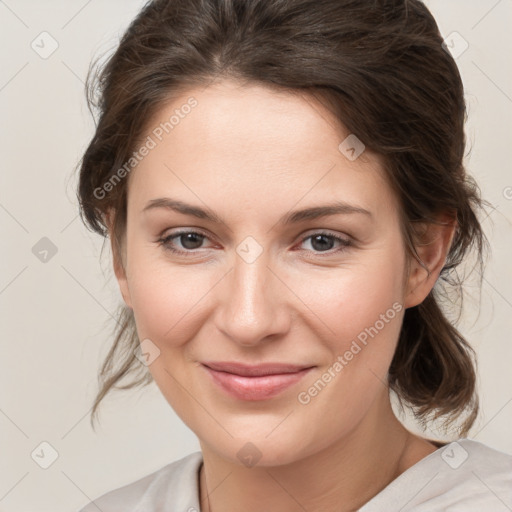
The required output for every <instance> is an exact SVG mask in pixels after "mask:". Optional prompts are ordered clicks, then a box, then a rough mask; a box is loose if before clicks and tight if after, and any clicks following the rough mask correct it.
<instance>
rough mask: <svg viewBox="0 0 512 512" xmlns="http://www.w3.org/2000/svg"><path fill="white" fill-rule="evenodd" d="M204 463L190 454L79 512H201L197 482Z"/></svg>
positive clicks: (113, 491) (193, 454)
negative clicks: (171, 510)
mask: <svg viewBox="0 0 512 512" xmlns="http://www.w3.org/2000/svg"><path fill="white" fill-rule="evenodd" d="M202 460H203V458H202V454H201V452H194V453H191V454H189V455H187V456H185V457H183V458H182V459H179V460H176V461H174V462H171V463H170V464H167V465H166V466H164V467H162V468H160V469H159V470H157V471H155V472H153V473H151V474H149V475H146V476H144V477H142V478H139V479H138V480H135V481H134V482H131V483H129V484H127V485H124V486H122V487H118V488H116V489H113V490H111V491H109V492H107V493H105V494H103V495H101V496H99V497H98V498H96V499H94V500H93V501H91V502H90V503H88V504H87V505H86V506H85V507H84V508H82V509H80V511H79V512H97V511H98V510H101V511H102V512H114V511H115V512H119V510H123V512H153V511H155V512H156V510H161V508H160V507H165V506H167V507H170V506H175V507H180V508H179V510H184V511H187V510H189V509H191V510H192V509H193V508H196V509H197V510H199V505H198V499H199V498H198V495H199V493H198V483H197V479H198V470H199V467H200V465H201V463H202ZM120 507H122V508H120Z"/></svg>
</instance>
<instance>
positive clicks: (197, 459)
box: [79, 438, 512, 512]
mask: <svg viewBox="0 0 512 512" xmlns="http://www.w3.org/2000/svg"><path fill="white" fill-rule="evenodd" d="M202 462H203V457H202V454H201V452H194V453H191V454H189V455H187V456H186V457H183V458H182V459H179V460H177V461H174V462H172V463H170V464H168V465H166V466H164V467H162V468H161V469H159V470H157V471H155V472H154V473H151V474H149V475H147V476H145V477H144V478H141V479H139V480H136V481H135V482H132V483H130V484H128V485H125V486H123V487H119V488H117V489H114V490H112V491H110V492H107V493H106V494H103V495H102V496H100V497H99V498H97V499H96V500H94V501H92V502H91V503H89V504H88V505H87V506H86V507H84V508H82V509H81V510H80V511H79V512H98V510H100V511H101V512H120V511H121V510H122V511H123V512H164V511H165V512H201V509H200V507H199V469H200V467H201V464H202ZM483 510H489V511H491V510H492V512H510V511H511V510H512V455H508V454H506V453H503V452H501V451H498V450H495V449H493V448H491V447H489V446H487V445H485V444H483V443H480V442H478V441H473V440H471V439H465V438H464V439H459V440H458V441H454V442H452V443H449V444H447V445H446V446H443V447H441V448H439V449H438V450H436V451H435V452H433V453H431V454H430V455H428V456H427V457H425V458H423V459H422V460H420V461H419V462H417V463H416V464H415V465H414V466H412V467H410V468H409V469H408V470H406V471H405V472H403V473H402V474H401V475H400V476H398V478H396V479H395V480H393V481H392V482H391V483H390V484H389V485H388V486H387V487H385V488H384V489H383V490H382V491H380V492H379V493H378V494H377V495H376V496H374V497H373V498H372V499H371V500H370V501H368V502H367V503H366V504H365V505H363V507H361V508H360V509H359V512H398V511H400V512H410V511H414V512H482V511H483Z"/></svg>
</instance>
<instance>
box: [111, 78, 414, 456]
mask: <svg viewBox="0 0 512 512" xmlns="http://www.w3.org/2000/svg"><path fill="white" fill-rule="evenodd" d="M191 98H193V99H191ZM186 105H193V106H191V107H190V108H188V107H186ZM173 115H174V118H172V116H173ZM170 119H171V124H172V125H171V124H170V123H169V120H170ZM166 122H167V123H168V124H167V125H165V123H166ZM161 123H162V124H161ZM162 126H165V127H166V129H167V131H168V133H167V132H166V130H165V129H163V128H162ZM348 135H349V133H348V132H347V131H346V130H344V129H343V127H342V126H340V125H339V124H337V123H336V121H335V119H334V117H333V116H332V114H331V113H330V112H329V111H328V110H326V109H325V108H323V107H322V106H321V105H320V104H318V103H316V102H315V101H314V100H313V99H312V98H310V97H305V96H300V95H293V94H291V93H289V92H286V93H285V92H275V91H273V90H270V89H267V88H264V87H261V86H255V85H250V86H247V85H244V86H241V85H237V84H235V83H233V82H228V81H225V82H222V83H218V84H216V85H211V86H209V87H208V88H206V89H204V90H202V89H196V90H193V89H191V90H189V91H187V92H186V93H184V94H183V95H182V96H181V97H180V98H177V99H174V100H173V101H172V103H170V104H168V105H166V106H165V107H164V108H162V109H160V110H159V111H158V113H157V115H156V116H155V117H154V118H153V119H152V120H151V122H150V123H149V124H148V125H147V127H146V130H145V132H144V137H143V138H142V140H143V142H144V141H146V143H147V146H148V147H149V148H150V149H149V150H148V151H147V152H146V151H143V152H145V153H147V154H146V156H144V157H143V158H142V159H141V161H140V163H139V164H138V165H137V166H136V168H135V169H134V170H133V171H132V172H131V174H130V175H129V178H128V179H129V182H128V185H129V189H128V211H127V228H126V239H125V244H126V245H125V247H124V249H125V258H124V271H123V272H118V273H117V277H118V280H119V284H120V287H121V291H122V294H123V297H124V299H125V301H126V303H127V304H128V306H130V307H131V308H132V309H133V312H134V316H135V320H136V325H137V331H138V335H139V338H140V339H141V340H150V341H149V342H148V341H144V342H143V343H146V344H148V343H149V344H150V345H146V347H148V346H150V347H152V349H151V350H150V353H152V354H153V355H151V356H150V358H151V363H150V365H149V370H150V371H151V374H152V375H153V377H154V379H155V381H156V383H157V385H158V387H159V388H160V390H161V391H162V393H163V395H164V396H165V398H166V399H167V401H168V402H169V404H170V405H171V406H172V407H173V409H174V410H175V411H176V413H177V414H178V415H179V416H180V417H181V418H182V420H183V421H184V422H185V423H186V424H187V425H188V426H189V427H190V428H191V429H192V430H193V431H194V432H195V433H196V435H197V436H198V438H199V439H200V441H201V443H203V444H204V445H207V446H209V447H210V448H211V449H212V450H215V451H216V452H217V453H218V454H220V455H222V456H223V457H225V458H226V459H229V460H232V461H235V462H239V456H237V454H239V451H240V450H241V449H245V450H248V449H249V448H247V446H246V443H248V442H251V443H252V444H253V445H255V446H256V447H257V449H258V451H259V454H260V455H259V456H261V459H260V464H262V465H273V464H285V463H289V462H292V461H294V460H297V459H301V458H304V457H306V456H309V455H311V454H314V453H315V452H318V451H320V450H322V449H325V448H328V447H329V446H330V445H332V444H333V443H336V442H337V441H339V440H341V439H343V438H344V437H346V436H348V435H349V433H350V432H351V431H352V430H353V429H354V428H355V427H356V426H357V425H358V424H359V423H360V422H361V420H362V419H363V418H365V417H366V416H367V414H368V411H369V410H370V408H371V407H372V404H374V402H375V400H377V399H378V400H381V399H383V397H384V396H386V397H387V394H385V393H383V391H385V386H384V385H383V382H386V374H387V371H388V368H389V365H390V362H391V360H392V357H393V353H394V349H395V347H396V343H397V339H398V334H399V331H400V326H401V322H402V318H403V312H404V308H405V307H406V306H407V304H405V303H404V300H405V296H406V283H405V265H406V258H405V251H404V248H403V247H404V244H403V241H402V238H401V234H400V228H399V215H398V204H397V201H396V199H395V197H394V195H393V193H392V191H391V189H390V187H389V185H388V184H387V182H386V180H385V179H384V174H383V170H382V168H381V165H380V162H379V159H378V158H377V156H376V155H374V154H372V153H371V152H370V151H368V150H365V151H364V152H363V153H362V154H361V155H360V156H359V157H358V158H356V159H354V155H353V154H352V153H353V152H345V151H343V147H345V146H342V149H341V150H340V148H339V145H340V143H342V141H344V139H345V138H346V137H347V136H348ZM148 137H149V138H148ZM348 156H350V157H351V158H348ZM171 201H174V203H171ZM177 202H179V204H181V206H183V205H189V206H190V209H189V210H188V211H186V209H184V208H178V209H176V208H173V207H172V206H173V205H174V206H175V207H176V205H177V204H178V203H177ZM334 205H335V206H337V207H338V209H337V210H336V211H334V210H332V211H331V212H330V214H327V213H329V212H324V215H322V216H315V215H313V213H315V210H311V211H310V212H309V214H307V213H305V214H296V215H294V214H295V212H297V211H302V210H309V209H316V208H319V207H325V206H334ZM192 208H193V209H195V211H196V213H197V212H198V211H199V210H203V211H204V212H207V213H209V215H208V216H207V215H206V214H199V216H196V215H194V214H193V211H194V210H192ZM317 213H318V211H317ZM212 362H237V363H244V364H246V365H260V364H264V363H283V364H288V365H297V366H298V367H300V368H305V370H304V371H302V372H298V373H292V374H288V375H284V376H283V375H280V376H273V377H268V376H267V377H266V378H265V377H261V376H260V377H245V378H244V377H238V378H237V377H234V376H233V374H228V373H224V372H215V371H212V370H208V369H207V367H205V365H204V364H205V363H212ZM212 364H213V363H212ZM278 373H283V372H282V371H280V372H278ZM220 374H222V375H220ZM221 382H223V383H224V384H221Z"/></svg>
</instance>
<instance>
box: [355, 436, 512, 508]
mask: <svg viewBox="0 0 512 512" xmlns="http://www.w3.org/2000/svg"><path fill="white" fill-rule="evenodd" d="M511 488H512V455H509V454H507V453H504V452H502V451H499V450H496V449H494V448H491V447H490V446H487V445H485V444H483V443H480V442H478V441H473V440H471V439H460V440H458V441H454V442H452V443H448V444H447V445H446V446H443V447H440V448H439V449H438V450H436V451H435V452H433V453H431V454H430V455H428V456H427V457H425V458H424V459H423V460H421V461H419V462H418V463H417V464H415V465H414V466H412V467H411V468H410V469H408V470H407V471H405V472H404V473H403V474H401V475H400V476H399V477H398V478H397V479H396V480H394V481H393V482H391V483H390V484H389V485H388V486H387V487H386V488H385V489H383V491H381V492H380V493H379V494H377V496H375V497H374V498H373V499H371V500H370V501H369V502H368V503H367V504H366V505H364V506H363V507H362V508H361V509H360V512H374V511H377V510H387V508H386V507H388V508H389V507H390V508H389V510H393V509H394V508H393V507H395V508H396V509H400V510H401V511H402V512H408V511H411V512H412V511H417V512H420V511H421V512H423V511H427V510H428V511H429V512H438V511H439V512H441V511H443V512H471V511H478V512H480V511H481V510H489V509H491V510H493V511H495V512H500V511H503V512H507V511H510V510H512V494H511V493H510V489H511ZM383 506H384V508H382V507H383Z"/></svg>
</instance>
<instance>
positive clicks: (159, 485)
mask: <svg viewBox="0 0 512 512" xmlns="http://www.w3.org/2000/svg"><path fill="white" fill-rule="evenodd" d="M93 78H97V79H98V83H97V84H94V82H93V83H90V87H91V91H93V89H94V85H98V86H99V102H98V106H99V110H100V117H99V122H98V125H97V130H96V133H95V135H94V137H93V140H92V141H91V143H90V145H89V147H88V148H87V150H86V153H85V155H84V158H83V161H82V164H81V169H80V183H79V191H78V196H79V200H80V205H81V212H82V216H83V218H84V220H85V222H86V223H87V224H88V225H89V226H90V227H91V228H92V229H94V230H96V231H97V232H98V233H100V234H103V235H106V236H108V237H109V238H110V240H111V243H112V251H113V267H114V270H115V274H116V278H117V280H118V283H119V287H120V290H121V293H122V296H123V299H124V305H123V309H122V311H121V313H120V318H119V330H118V332H117V337H116V340H115V344H114V346H113V347H112V350H111V351H110V353H109V354H108V357H107V360H106V361H105V364H104V367H103V369H102V382H103V385H102V388H101V390H100V392H99V394H98V397H97V399H96V401H95V404H94V413H96V409H97V407H98V405H99V403H100V401H101V399H102V398H103V396H104V395H105V394H106V393H107V392H108V391H109V390H111V389H112V388H113V387H114V385H115V384H116V383H118V382H119V381H120V380H121V379H122V378H124V377H125V376H126V375H127V374H130V373H134V372H138V371H140V370H142V373H141V374H140V375H139V379H138V380H137V379H134V380H133V381H132V382H131V383H130V384H128V386H131V385H137V384H145V383H148V382H150V381H151V380H153V379H154V381H155V382H156V384H157V385H158V387H159V389H160V390H161V392H162V393H163V395H164V396H165V398H166V399H167V401H168V402H169V404H170V405H171V406H172V408H173V409H174V410H175V411H176V413H177V414H178V415H179V416H180V417H181V418H182V420H183V421H184V422H185V423H186V425H188V427H190V429H191V430H193V431H194V432H195V434H196V435H197V436H198V439H199V442H200V446H201V451H200V452H197V453H193V454H190V455H189V456H187V457H185V458H183V459H181V460H179V461H175V462H173V463H171V464H169V465H167V466H165V467H164V468H161V469H160V470H158V471H157V472H155V473H153V474H151V475H147V476H146V477H144V478H142V479H140V480H137V481H136V482H133V483H130V484H128V485H126V486H124V487H122V488H120V489H117V490H113V491H111V492H109V493H107V494H106V495H104V496H102V497H100V498H99V499H97V500H95V502H93V503H91V504H89V505H88V506H86V507H85V508H84V509H82V510H83V512H89V511H92V510H97V508H99V509H100V510H102V511H103V512H107V511H114V510H121V509H122V510H133V511H135V510H137V511H144V512H151V511H157V510H164V509H165V510H172V511H178V510H179V511H186V510H189V511H194V510H196V511H198V510H201V511H202V512H231V511H239V510H246V511H262V510H265V511H267V512H268V511H279V512H283V511H285V512H286V511H290V512H291V511H299V510H308V511H319V510H322V511H337V512H340V511H349V510H350V511H352V510H361V511H362V512H372V511H391V510H393V511H394V510H401V511H405V510H418V511H419V510H429V511H435V510H439V511H441V510H443V511H444V510H453V511H454V510H464V511H471V510H482V509H483V508H484V507H485V508H487V509H488V508H490V509H492V510H496V511H498V510H507V509H508V510H509V509H510V507H512V498H511V496H510V492H509V488H510V484H511V482H512V457H511V456H509V455H507V454H504V453H501V452H499V451H496V450H494V449H492V448H490V447H488V446H486V445H484V444H482V443H479V442H476V441H472V440H470V439H467V438H466V437H465V436H466V435H467V433H468V431H469V429H470V427H471V425H472V424H473V423H474V421H475V418H476V416H477V413H478V397H477V395H476V386H475V379H476V377H475V375H476V373H475V361H474V360H473V359H474V358H473V351H472V349H471V347H470V346H469V344H468V343H467V341H466V340H465V339H464V338H463V336H462V335H461V334H460V333H459V332H458V331H457V329H456V327H455V326H454V325H453V324H452V323H451V322H450V321H449V320H448V319H447V317H446V316H445V310H444V309H443V308H442V307H441V303H440V301H441V295H442V293H448V292H449V291H450V290H453V289H454V290H455V291H457V289H458V286H459V285H460V284H461V283H459V282H458V281H457V274H456V268H457V266H458V265H459V264H460V263H461V262H462V261H463V260H464V257H465V256H466V255H467V254H468V253H469V252H470V251H471V250H472V249H474V250H475V251H476V254H477V257H478V258H479V261H480V262H482V251H483V249H484V248H485V243H486V240H485V236H484V234H483V232H482V229H481V226H480V223H479V221H478V217H477V214H478V211H479V209H480V208H481V206H482V204H483V201H482V200H481V199H480V196H479V192H478V187H477V186H476V184H475V183H474V182H473V180H472V179H471V178H470V177H469V176H468V175H467V174H466V171H465V169H464V166H463V163H462V159H463V155H464V149H465V137H464V121H465V104H464V95H463V85H462V82H461V78H460V75H459V72H458V69H457V66H456V64H455V62H454V60H453V58H452V57H451V55H450V54H449V53H447V51H445V49H444V47H443V40H442V37H441V35H440V33H439V30H438V27H437V25H436V22H435V20H434V19H433V18H432V16H431V14H430V13H429V11H428V10H427V8H426V7H425V6H424V5H423V4H422V3H421V2H420V1H418V0H401V1H399V0H395V1H388V2H384V1H359V2H354V1H349V0H343V1H340V0H323V1H321V0H252V1H250V2H248V1H246V0H156V1H152V2H149V3H148V4H147V5H146V6H145V7H144V9H143V10H142V11H141V13H140V14H139V15H138V16H137V18H136V19H135V20H134V21H133V23H132V24H131V26H130V27H129V29H128V30H127V32H126V33H125V35H124V37H123V38H122V40H121V43H120V45H119V48H118V49H117V51H116V52H115V54H114V55H113V56H112V57H111V58H110V60H109V61H108V62H107V64H106V66H105V68H104V69H103V71H102V73H101V74H100V75H98V76H97V77H94V76H93ZM141 363H142V364H141ZM391 393H393V394H394V395H395V396H396V397H397V398H398V399H399V401H400V403H403V404H405V405H406V406H408V407H410V408H411V409H412V410H413V411H414V413H415V415H416V417H417V419H418V420H419V421H420V422H421V423H422V424H423V425H424V426H425V425H426V424H427V422H428V421H429V420H432V419H438V420H442V421H444V426H445V428H446V429H448V427H449V426H451V425H453V424H457V430H456V432H457V434H456V435H455V436H453V437H454V441H453V442H452V443H442V442H439V441H436V440H434V439H430V438H428V437H422V436H419V435H416V434H413V433H412V432H410V431H409V430H407V429H406V428H405V427H404V426H403V425H402V424H401V422H400V421H399V420H398V419H397V417H396V416H395V414H394V413H393V410H392V408H391V402H390V396H391ZM500 507H501V508H500ZM507 507H508V508H507Z"/></svg>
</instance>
